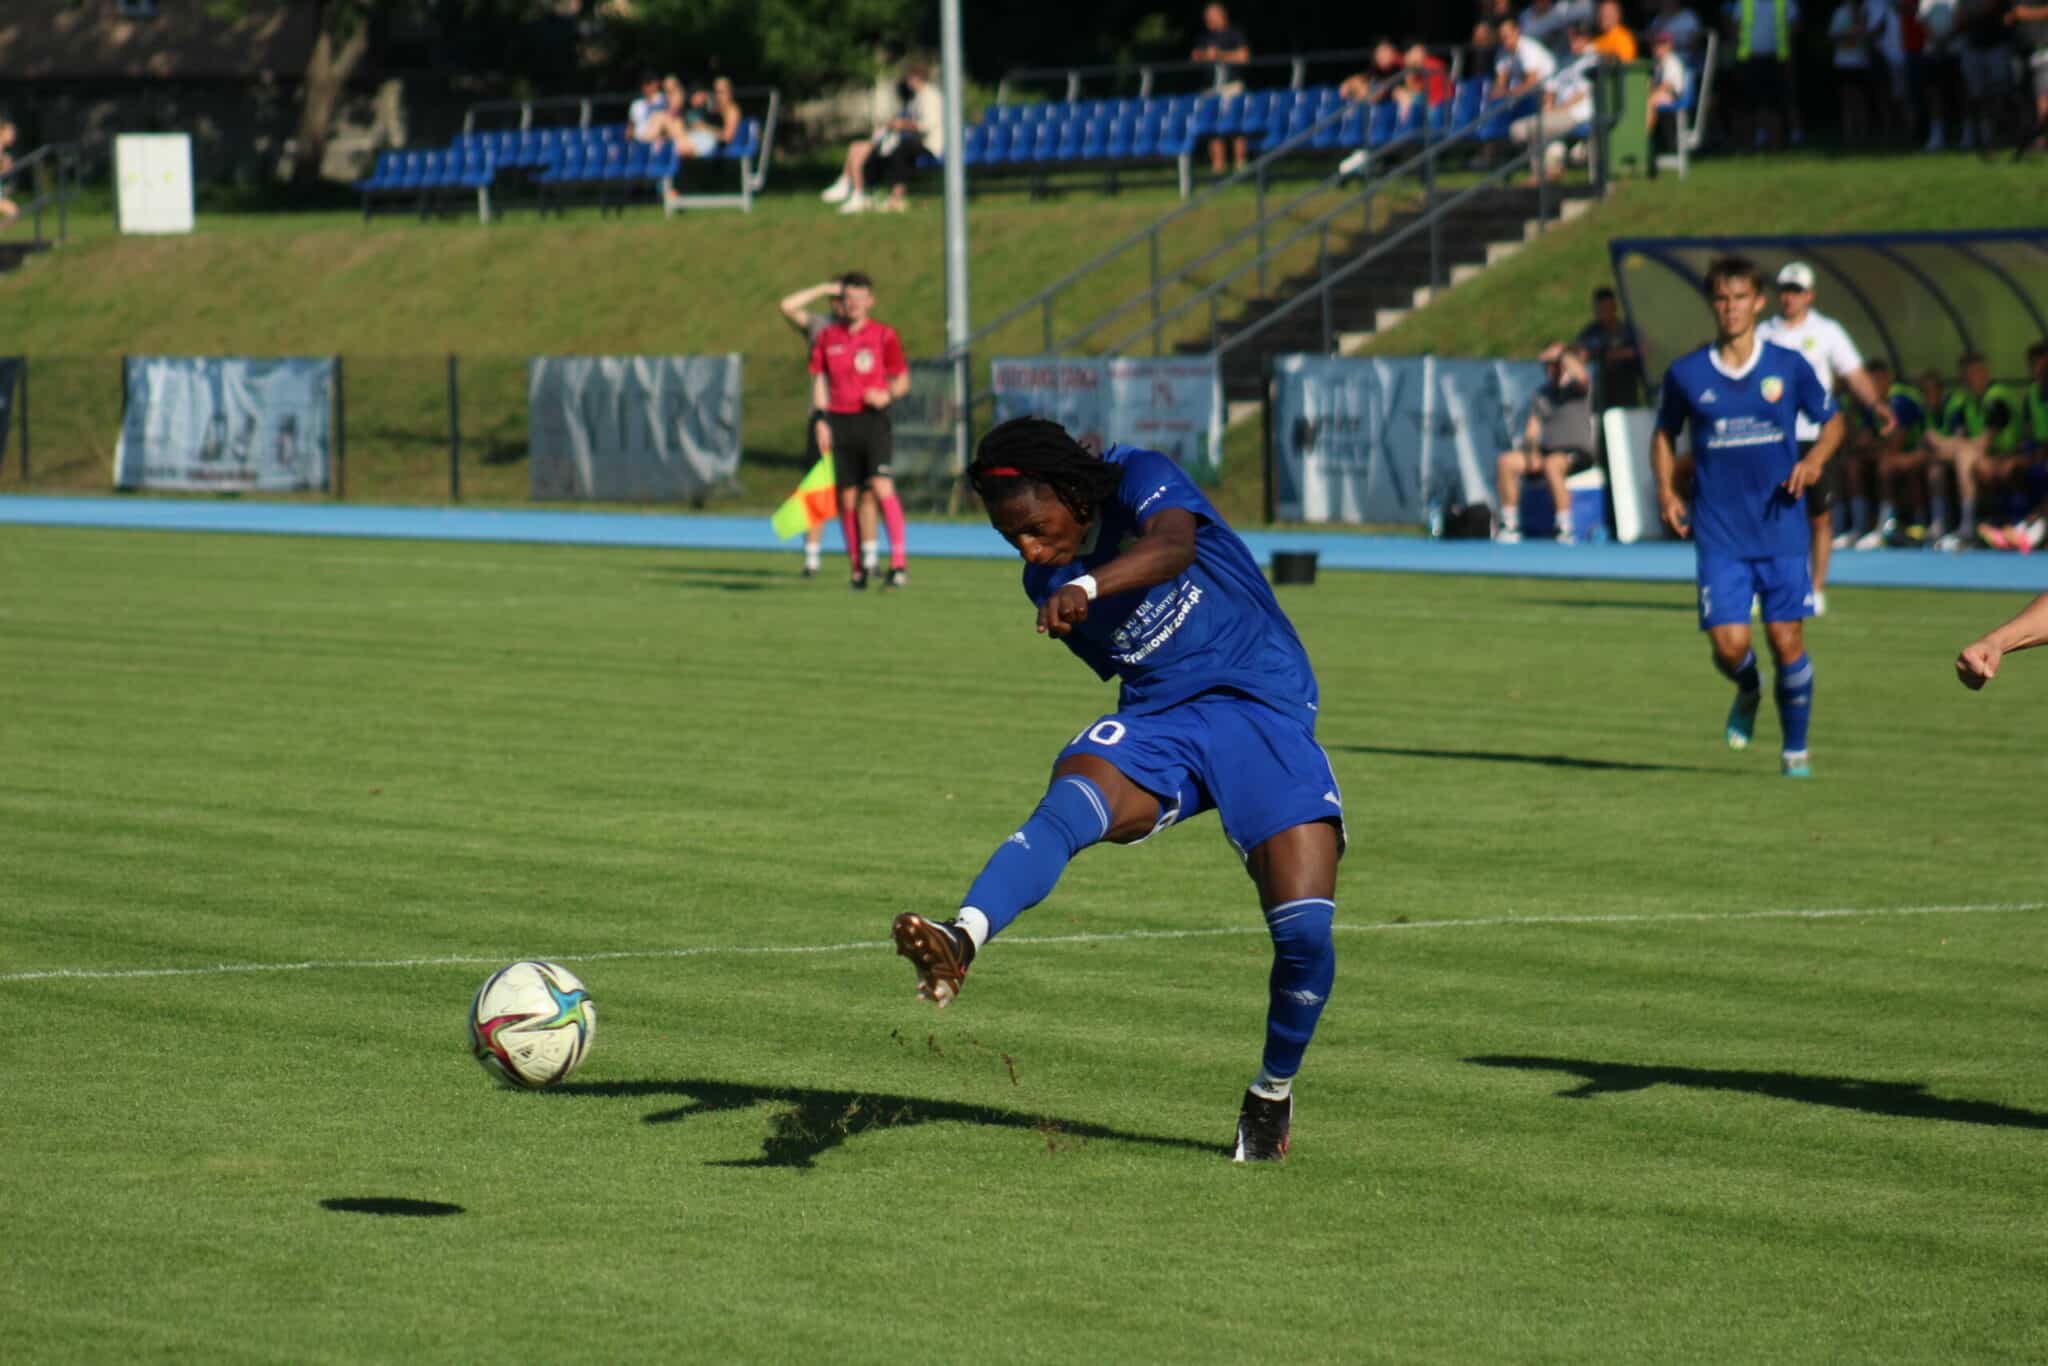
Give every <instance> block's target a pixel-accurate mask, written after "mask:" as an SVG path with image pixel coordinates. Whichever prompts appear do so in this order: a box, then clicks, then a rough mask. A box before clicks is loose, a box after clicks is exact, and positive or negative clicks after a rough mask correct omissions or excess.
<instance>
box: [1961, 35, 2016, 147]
mask: <svg viewBox="0 0 2048 1366" xmlns="http://www.w3.org/2000/svg"><path fill="white" fill-rule="evenodd" d="M1956 19H1957V25H1958V27H1959V28H1960V29H1961V32H1962V50H1961V52H1960V53H1959V54H1958V55H1959V56H1960V57H1961V59H1962V67H1963V96H1964V98H1965V99H1966V100H1967V101H1968V112H1967V113H1966V114H1965V115H1964V117H1965V119H1966V120H1967V122H1966V124H1965V135H1966V136H1967V134H1968V133H1971V132H1974V133H1975V134H1976V135H1977V139H1978V143H1979V145H1980V146H1982V147H1983V148H1984V149H1985V150H1986V151H1989V150H1990V149H1991V148H1992V147H1995V146H1996V145H1997V144H1998V141H1999V132H2000V129H2001V127H2002V126H2003V125H2004V123H2005V121H2006V120H2005V114H2006V104H2007V102H2008V101H2009V100H2010V99H2011V98H2012V26H2013V21H2012V0H1959V2H1958V4H1957V6H1956Z"/></svg>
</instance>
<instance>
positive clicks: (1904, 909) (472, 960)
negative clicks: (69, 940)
mask: <svg viewBox="0 0 2048 1366" xmlns="http://www.w3.org/2000/svg"><path fill="white" fill-rule="evenodd" d="M2040 910H2048V901H2007V902H1983V903H1978V904H1974V905H1957V906H1834V907H1825V908H1809V909H1802V910H1774V911H1695V912H1674V913H1668V914H1657V915H1540V916H1539V915H1528V916H1513V915H1504V916H1488V917H1484V918H1477V919H1468V920H1399V921H1380V922H1376V923H1374V924H1370V925H1347V924H1341V923H1340V924H1339V925H1337V926H1336V928H1337V930H1338V931H1339V932H1341V933H1350V934H1379V933H1386V932H1392V931H1418V930H1484V929H1522V928H1529V927H1540V926H1544V925H1685V924H1712V923H1716V922H1721V921H1740V920H1843V919H1853V918H1855V917H1859V916H1900V915H1992V914H1999V913H2006V912H2014V911H2040ZM1264 933H1266V927H1265V926H1264V925H1226V926H1220V927H1215V928H1210V929H1196V930H1119V931H1111V932H1106V933H1101V934H1050V935H1006V936H1004V939H1003V945H1004V947H1006V948H1007V947H1011V946H1014V945H1025V944H1040V945H1043V944H1106V943H1117V942H1120V941H1134V940H1142V939H1208V938H1214V937H1216V936H1219V935H1236V934H1264ZM889 946H890V944H889V941H888V940H886V939H861V940H850V941H848V942H846V943H842V944H734V945H724V944H706V945H699V946H696V947H692V948H676V949H621V950H617V951H614V952H609V953H574V954H557V955H555V957H554V961H557V962H562V963H606V962H618V961H620V960H622V959H669V958H704V957H709V956H712V955H725V956H728V957H735V958H737V957H754V956H761V955H768V954H808V953H850V952H855V951H868V950H873V949H885V948H888V947H889ZM505 961H507V959H506V955H504V954H449V955H445V956H442V957H436V958H309V959H304V960H302V961H299V962H292V963H209V964H200V965H196V966H192V967H182V968H43V969H40V970H37V971H33V972H0V983H4V982H48V981H67V982H109V981H127V980H132V979H136V978H152V977H223V976H228V975H230V974H234V973H251V972H330V971H340V970H345V969H355V970H360V971H377V970H382V969H387V968H438V967H449V966H475V965H483V964H493V963H504V962H505Z"/></svg>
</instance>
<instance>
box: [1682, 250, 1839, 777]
mask: <svg viewBox="0 0 2048 1366" xmlns="http://www.w3.org/2000/svg"><path fill="white" fill-rule="evenodd" d="M1706 289H1707V298H1708V300H1709V302H1711V303H1712V304H1713V308H1714V319H1715V322H1716V324H1717V326H1718V333H1717V335H1716V337H1715V339H1714V342H1713V344H1711V345H1709V346H1702V347H1701V348H1700V349H1699V350H1697V351H1692V352H1688V353H1687V354H1685V355H1683V356H1680V357H1679V358H1678V359H1677V360H1675V361H1673V362H1671V367H1670V368H1669V369H1668V370H1666V371H1665V372H1664V393H1663V397H1662V398H1661V399H1660V400H1659V402H1658V405H1657V429H1656V432H1655V434H1654V435H1653V436H1652V437H1651V439H1650V464H1651V467H1652V468H1653V469H1654V470H1655V471H1656V474H1657V499H1658V502H1659V504H1660V505H1661V506H1662V509H1663V513H1664V521H1665V523H1666V524H1667V525H1669V526H1670V528H1671V530H1672V531H1673V532H1674V533H1675V534H1677V535H1679V536H1686V535H1690V536H1691V537H1692V538H1693V540H1694V542H1695V544H1696V545H1697V546H1698V556H1699V557H1698V579H1699V590H1700V629H1701V630H1703V631H1705V632H1706V633H1707V638H1708V640H1710V641H1711V642H1713V647H1714V665H1715V667H1716V668H1718V669H1720V671H1721V672H1722V673H1723V674H1725V675H1727V676H1728V678H1729V679H1730V680H1731V681H1732V682H1733V683H1734V684H1735V689H1736V691H1735V705H1734V706H1733V707H1732V708H1730V709H1729V712H1728V727H1727V732H1726V734H1727V739H1728V746H1729V748H1731V749H1747V748H1749V740H1750V735H1751V733H1752V732H1753V731H1754V730H1755V728H1756V712H1757V705H1758V703H1759V702H1760V701H1761V700H1762V696H1763V682H1762V680H1761V679H1760V678H1759V677H1758V675H1757V667H1756V652H1755V651H1754V650H1752V649H1751V648H1750V642H1749V605H1750V600H1751V599H1752V598H1756V599H1759V600H1760V601H1761V602H1762V604H1763V616H1764V632H1765V634H1766V636H1767V637H1768V638H1769V640H1770V646H1771V657H1772V659H1773V661H1774V662H1775V663H1776V665H1777V671H1778V677H1777V689H1776V692H1777V699H1778V721H1779V724H1780V725H1781V727H1782V728H1783V731H1784V751H1783V755H1782V758H1781V765H1782V771H1783V772H1784V774H1785V776H1786V777H1788V778H1807V777H1811V776H1812V775H1813V768H1812V765H1811V763H1810V762H1809V761H1808V759H1807V750H1806V729H1807V724H1808V722H1809V721H1810V720H1811V719H1812V715H1813V661H1812V660H1810V659H1808V658H1807V657H1806V638H1805V634H1806V633H1805V625H1804V623H1805V620H1806V618H1807V617H1810V616H1812V615H1813V579H1812V576H1811V572H1810V570H1809V567H1808V559H1807V553H1808V545H1807V541H1808V531H1807V525H1806V519H1805V516H1804V515H1803V514H1802V512H1801V511H1800V508H1801V504H1800V501H1799V499H1800V495H1801V494H1803V493H1805V492H1806V490H1807V489H1808V488H1809V487H1810V486H1811V485H1812V484H1813V482H1814V481H1815V480H1816V479H1818V478H1820V476H1821V472H1822V470H1823V469H1824V468H1825V467H1826V465H1827V462H1828V457H1830V456H1832V455H1833V454H1834V453H1835V448H1836V447H1837V446H1839V445H1840V444H1841V441H1842V418H1841V414H1840V413H1839V412H1837V411H1836V409H1835V401H1834V399H1832V398H1831V397H1829V395H1828V392H1827V390H1826V389H1825V388H1824V387H1822V385H1821V382H1820V379H1819V377H1818V376H1817V375H1815V374H1814V372H1813V367H1812V366H1810V365H1808V364H1807V363H1806V359H1805V357H1803V356H1801V355H1800V354H1799V353H1798V352H1797V351H1792V350H1788V349H1787V348H1785V347H1782V346H1777V345H1773V344H1772V343H1770V342H1766V341H1763V340H1762V339H1760V338H1759V337H1758V336H1757V334H1756V328H1757V320H1758V319H1759V318H1761V317H1762V316H1763V311H1764V302H1765V300H1764V275H1763V272H1762V271H1761V270H1759V269H1757V267H1756V265H1755V264H1754V263H1753V262H1750V261H1746V260H1744V259H1743V258H1741V257H1739V256H1725V257H1722V258H1721V259H1720V260H1718V261H1715V262H1714V263H1713V264H1712V265H1711V266H1709V267H1708V268H1707V279H1706ZM1801 414H1803V415H1805V416H1806V417H1807V418H1809V419H1811V420H1812V421H1813V422H1815V423H1816V424H1819V425H1820V428H1821V432H1820V436H1819V438H1818V439H1817V440H1815V442H1814V443H1813V447H1812V449H1811V450H1809V451H1808V452H1807V454H1806V456H1805V458H1803V459H1802V458H1801V457H1800V454H1799V445H1798V442H1797V440H1796V439H1795V436H1796V432H1797V428H1798V421H1797V419H1798V417H1799V416H1800V415H1801ZM1687 423H1690V424H1691V425H1692V463H1693V505H1692V507H1691V509H1690V510H1688V509H1687V507H1686V505H1685V500H1684V499H1683V498H1681V497H1680V496H1679V493H1678V489H1677V485H1676V470H1677V456H1676V447H1675V443H1676V441H1677V439H1678V434H1679V433H1680V432H1681V431H1683V430H1684V429H1685V427H1686V424H1687Z"/></svg>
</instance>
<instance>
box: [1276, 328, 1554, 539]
mask: <svg viewBox="0 0 2048 1366" xmlns="http://www.w3.org/2000/svg"><path fill="white" fill-rule="evenodd" d="M1273 377H1274V396H1273V502H1274V515H1275V516H1277V517H1279V518H1280V519H1281V520H1283V521H1299V522H1383V523H1400V522H1414V523H1422V522H1425V521H1427V520H1428V518H1429V515H1430V512H1431V509H1432V507H1435V508H1441V507H1442V506H1443V505H1445V504H1448V503H1466V504H1474V503H1488V504H1490V503H1491V502H1492V501H1493V499H1494V493H1493V470H1494V461H1495V459H1496V458H1497V457H1498V456H1499V454H1500V453H1501V452H1502V451H1504V450H1506V449H1508V447H1509V446H1510V445H1512V444H1514V442H1515V440H1516V435H1515V434H1518V433H1519V430H1520V426H1521V423H1522V420H1523V419H1524V418H1525V417H1526V416H1527V413H1528V404H1529V398H1530V396H1531V395H1532V394H1533V393H1534V392H1535V390H1536V387H1537V386H1538V385H1540V384H1541V383H1542V382H1543V367H1542V366H1541V365H1539V364H1537V363H1536V362H1534V361H1492V360H1441V359H1438V358H1437V357H1434V356H1415V357H1400V358H1384V359H1382V358H1359V359H1343V358H1339V357H1334V356H1322V355H1309V356H1281V357H1278V358H1277V359H1275V361H1274V362H1273Z"/></svg>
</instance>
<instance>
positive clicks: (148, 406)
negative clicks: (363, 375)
mask: <svg viewBox="0 0 2048 1366" xmlns="http://www.w3.org/2000/svg"><path fill="white" fill-rule="evenodd" d="M123 385H124V388H125V390H126V393H127V400H126V411H125V412H124V413H123V415H122V419H121V436H120V439H119V440H118V441H117V442H116V443H115V445H114V484H115V486H116V487H117V488H124V489H139V488H151V489H203V490H208V491H211V492H218V493H242V492H249V493H256V492H263V493H281V492H289V491H292V490H297V489H322V488H326V487H327V477H328V461H329V442H330V440H331V435H332V416H333V411H334V361H333V359H332V358H331V357H324V356H322V357H286V358H283V359H277V360H251V359H244V358H240V357H234V356H130V357H129V358H128V360H127V365H126V370H125V373H124V375H123Z"/></svg>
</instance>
